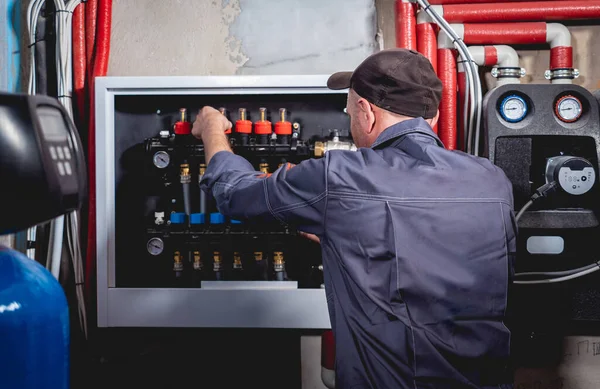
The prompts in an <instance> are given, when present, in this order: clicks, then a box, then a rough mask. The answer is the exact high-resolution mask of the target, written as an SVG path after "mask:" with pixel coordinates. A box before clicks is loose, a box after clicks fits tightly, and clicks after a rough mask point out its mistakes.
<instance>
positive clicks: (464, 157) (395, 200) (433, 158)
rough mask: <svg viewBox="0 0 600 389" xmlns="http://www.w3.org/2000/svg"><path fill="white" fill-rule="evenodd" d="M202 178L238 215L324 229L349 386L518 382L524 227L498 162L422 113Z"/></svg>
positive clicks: (225, 156) (223, 207)
mask: <svg viewBox="0 0 600 389" xmlns="http://www.w3.org/2000/svg"><path fill="white" fill-rule="evenodd" d="M202 186H203V189H204V190H206V191H209V190H210V191H212V193H213V195H214V197H215V199H216V202H217V206H218V209H219V211H220V212H221V213H223V214H225V215H226V216H228V217H232V218H235V219H258V220H265V221H274V220H279V221H281V222H284V223H288V224H292V225H294V226H297V228H298V229H299V230H302V231H306V232H309V233H313V234H316V235H317V236H319V237H320V239H321V246H322V253H323V267H324V275H325V289H326V295H327V303H328V307H329V313H330V318H331V325H332V330H333V332H334V337H335V345H336V387H337V388H341V389H345V388H348V389H358V388H378V389H385V388H390V389H391V388H415V389H416V388H418V389H421V388H422V389H425V388H427V389H430V388H431V389H433V388H436V389H439V388H453V389H454V388H504V387H510V383H511V380H512V376H511V375H510V374H509V373H508V371H507V365H508V357H509V349H510V344H509V343H510V332H509V330H508V329H507V327H506V326H505V324H504V319H505V311H506V307H507V294H508V292H507V290H508V285H509V282H510V280H511V277H512V272H513V264H512V260H511V258H513V253H514V252H515V250H516V236H515V235H516V225H515V221H514V210H513V197H512V187H511V184H510V181H509V180H508V179H507V178H506V176H505V174H504V173H503V171H502V170H501V169H500V168H498V167H496V166H494V165H493V164H492V163H490V161H488V160H486V159H483V158H478V157H474V156H471V155H468V154H465V153H462V152H458V151H449V150H446V149H445V148H444V147H443V146H442V143H441V142H440V140H439V139H438V137H437V135H436V134H435V133H434V132H433V131H432V130H431V127H430V126H429V125H428V124H427V122H425V121H424V120H423V119H420V118H418V119H412V120H408V121H405V122H401V123H398V124H396V125H393V126H391V127H389V128H387V129H386V130H385V131H383V132H382V133H381V135H380V136H379V138H378V139H377V141H376V142H375V143H374V144H373V145H372V147H370V148H360V149H359V150H358V151H342V150H331V151H329V152H327V153H326V154H325V156H324V157H323V158H321V159H310V160H306V161H304V162H302V163H300V164H298V165H297V166H294V167H291V165H288V166H284V167H282V168H279V169H278V170H277V171H275V172H274V173H273V174H272V175H271V176H265V175H264V174H261V173H260V172H256V171H255V169H254V168H253V167H252V165H251V164H250V163H249V162H248V161H246V160H245V159H244V158H242V157H239V156H236V155H234V154H232V153H229V152H219V153H217V154H216V155H215V156H214V158H213V159H212V160H211V161H210V164H209V165H208V168H207V171H206V174H205V175H204V179H203V181H202Z"/></svg>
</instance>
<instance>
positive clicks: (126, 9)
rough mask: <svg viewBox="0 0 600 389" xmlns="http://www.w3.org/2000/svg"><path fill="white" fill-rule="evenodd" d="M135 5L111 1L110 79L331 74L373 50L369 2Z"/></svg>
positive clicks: (188, 0)
mask: <svg viewBox="0 0 600 389" xmlns="http://www.w3.org/2000/svg"><path fill="white" fill-rule="evenodd" d="M140 4H141V3H140V2H139V1H136V0H115V1H114V6H113V7H114V11H113V30H112V47H111V59H110V65H109V71H108V72H109V75H119V76H133V75H137V76H159V75H167V76H174V75H178V76H182V75H183V76H189V75H232V74H319V73H331V72H334V71H337V70H340V69H352V68H353V67H355V66H356V65H357V64H358V63H359V62H360V61H361V60H362V59H363V58H364V57H366V56H367V55H369V54H370V53H372V52H373V51H374V50H376V48H377V47H376V44H377V42H376V40H375V37H376V32H377V31H376V12H375V5H374V3H373V2H372V0H344V1H342V0H329V1H322V0H303V1H277V0H213V1H209V0H204V1H197V0H177V1H161V0H147V1H145V2H144V5H143V6H140ZM348 20H352V23H348Z"/></svg>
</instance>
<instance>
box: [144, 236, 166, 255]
mask: <svg viewBox="0 0 600 389" xmlns="http://www.w3.org/2000/svg"><path fill="white" fill-rule="evenodd" d="M146 248H147V249H148V252H149V253H150V255H160V254H162V252H163V250H164V249H165V243H164V242H163V240H162V239H160V238H152V239H150V240H149V241H148V244H147V245H146Z"/></svg>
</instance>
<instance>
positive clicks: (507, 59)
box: [469, 45, 521, 87]
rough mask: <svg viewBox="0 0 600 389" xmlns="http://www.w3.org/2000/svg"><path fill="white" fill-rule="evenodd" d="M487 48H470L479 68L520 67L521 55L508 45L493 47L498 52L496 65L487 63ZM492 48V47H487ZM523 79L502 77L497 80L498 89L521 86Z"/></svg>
mask: <svg viewBox="0 0 600 389" xmlns="http://www.w3.org/2000/svg"><path fill="white" fill-rule="evenodd" d="M485 47H486V46H470V47H469V52H470V53H471V55H472V56H473V59H474V60H475V62H476V63H477V65H479V66H494V67H498V68H518V67H520V66H519V55H518V54H517V51H516V50H515V49H513V48H512V47H510V46H506V45H493V46H491V47H493V48H494V49H495V50H496V57H497V62H496V63H493V64H492V63H486V59H485ZM487 47H490V46H487ZM520 83H521V79H520V78H519V77H501V78H497V79H496V87H499V86H501V85H506V84H520Z"/></svg>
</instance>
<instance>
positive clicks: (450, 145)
mask: <svg viewBox="0 0 600 389" xmlns="http://www.w3.org/2000/svg"><path fill="white" fill-rule="evenodd" d="M438 72H439V74H438V76H439V78H440V80H441V81H442V86H443V89H442V104H440V119H439V122H440V127H439V128H440V132H439V137H440V140H441V141H442V143H443V144H444V146H445V147H446V148H447V149H448V150H455V149H456V135H457V132H456V99H457V96H456V82H457V81H456V77H457V76H456V57H455V54H454V50H453V49H439V50H438Z"/></svg>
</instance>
